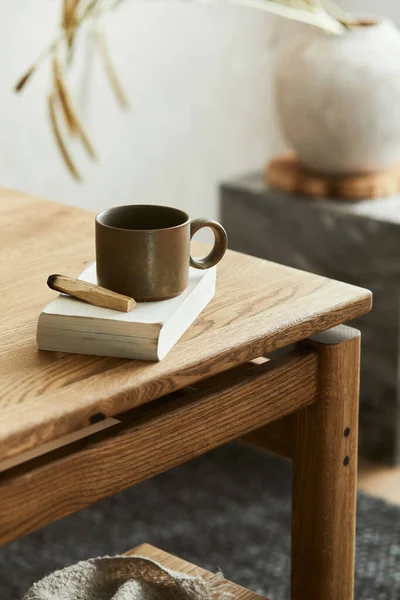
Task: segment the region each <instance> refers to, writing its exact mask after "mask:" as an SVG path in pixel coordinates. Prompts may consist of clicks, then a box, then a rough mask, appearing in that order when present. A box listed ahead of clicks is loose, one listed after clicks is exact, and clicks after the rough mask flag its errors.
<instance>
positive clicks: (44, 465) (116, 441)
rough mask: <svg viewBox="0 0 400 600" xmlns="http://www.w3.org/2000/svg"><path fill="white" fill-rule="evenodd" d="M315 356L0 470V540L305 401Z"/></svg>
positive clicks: (285, 360) (270, 367)
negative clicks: (6, 469) (28, 461)
mask: <svg viewBox="0 0 400 600" xmlns="http://www.w3.org/2000/svg"><path fill="white" fill-rule="evenodd" d="M317 393H318V354H317V352H314V351H313V350H300V351H296V352H294V353H292V354H289V355H287V356H283V357H281V358H279V359H277V360H276V361H270V362H266V363H264V364H262V365H252V367H251V368H250V369H247V370H246V371H240V370H236V371H235V372H234V373H232V374H231V377H230V379H229V380H228V379H227V377H226V376H225V373H224V374H222V375H221V381H218V379H217V378H215V379H214V381H213V384H212V385H211V386H206V387H205V388H204V389H200V390H189V391H186V390H184V392H181V391H178V392H175V393H174V394H172V395H170V396H166V397H165V398H161V399H159V400H156V401H154V402H152V403H150V404H147V405H144V406H141V407H139V408H136V409H133V410H131V411H129V412H128V413H126V414H125V415H120V416H119V420H120V421H121V422H122V423H121V425H115V426H113V427H112V428H110V429H109V430H106V431H104V432H103V433H100V434H97V435H95V436H93V438H85V439H83V440H81V441H79V442H76V443H75V444H73V445H72V446H70V447H65V448H61V449H59V450H56V451H55V452H52V453H50V454H48V455H46V456H42V457H40V458H38V459H35V460H33V461H31V462H30V463H25V464H24V465H21V466H20V467H16V468H15V469H10V470H9V471H5V472H4V473H2V474H0V499H1V500H0V544H5V543H8V542H9V541H11V540H13V539H16V538H17V537H20V536H22V535H26V534H27V533H29V532H30V531H33V530H35V529H38V528H40V527H43V526H44V525H46V524H47V523H50V522H52V521H54V520H56V519H59V518H61V517H64V516H66V515H68V514H70V513H72V512H75V511H77V510H80V509H81V508H84V507H85V506H88V505H90V504H93V503H94V502H97V501H98V500H100V499H101V498H104V497H107V496H110V495H113V494H116V493H117V492H119V491H121V490H123V489H125V488H127V487H130V486H132V485H134V484H136V483H139V482H140V481H143V480H145V479H148V478H150V477H153V476H154V475H157V474H158V473H161V472H163V471H166V470H167V469H170V468H172V467H175V466H177V465H179V464H182V463H184V462H186V461H188V460H190V459H192V458H194V457H195V456H199V455H200V454H203V453H204V452H207V451H209V450H211V449H213V448H216V447H218V446H220V445H222V444H224V443H226V442H228V441H230V440H233V439H235V438H237V437H240V436H241V435H243V434H246V433H248V432H249V431H252V430H253V429H255V428H257V427H259V426H261V425H264V424H265V423H268V422H270V421H272V420H274V419H279V418H281V417H284V416H285V415H287V414H289V413H291V412H293V411H296V410H300V409H301V408H304V407H305V406H308V405H310V404H311V403H312V402H314V401H315V400H316V398H317Z"/></svg>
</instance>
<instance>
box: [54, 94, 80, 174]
mask: <svg viewBox="0 0 400 600" xmlns="http://www.w3.org/2000/svg"><path fill="white" fill-rule="evenodd" d="M49 114H50V122H51V125H52V129H53V133H54V137H55V139H56V142H57V146H58V149H59V150H60V153H61V156H62V157H63V159H64V162H65V164H66V165H67V167H68V169H69V171H70V173H71V175H72V176H73V177H74V178H75V179H76V180H78V181H82V177H81V175H80V173H79V171H78V169H77V168H76V167H75V164H74V162H73V160H72V158H71V156H70V154H69V152H68V148H67V146H66V144H65V142H64V140H63V137H62V134H61V130H60V127H59V123H58V120H57V96H56V95H55V93H54V92H53V93H51V94H50V95H49Z"/></svg>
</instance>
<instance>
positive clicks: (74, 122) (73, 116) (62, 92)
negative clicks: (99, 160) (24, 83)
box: [53, 55, 96, 159]
mask: <svg viewBox="0 0 400 600" xmlns="http://www.w3.org/2000/svg"><path fill="white" fill-rule="evenodd" d="M53 76H54V85H55V90H56V92H57V96H58V98H59V99H60V103H61V107H62V109H63V112H64V116H65V120H66V122H67V125H68V127H69V130H70V131H72V132H76V133H77V134H79V136H80V138H81V140H82V144H83V145H84V146H85V148H86V151H87V153H88V154H89V156H90V157H91V158H92V159H96V151H95V149H94V147H93V145H92V143H91V141H90V139H89V137H88V135H87V133H86V131H85V128H84V126H83V124H82V122H81V121H80V119H79V117H78V114H77V111H76V109H75V107H74V103H73V100H72V98H71V95H70V93H69V91H68V88H67V86H66V83H65V79H64V77H63V72H62V69H61V66H60V63H59V61H58V58H57V56H56V55H54V56H53Z"/></svg>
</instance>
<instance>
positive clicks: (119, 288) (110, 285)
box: [96, 204, 227, 302]
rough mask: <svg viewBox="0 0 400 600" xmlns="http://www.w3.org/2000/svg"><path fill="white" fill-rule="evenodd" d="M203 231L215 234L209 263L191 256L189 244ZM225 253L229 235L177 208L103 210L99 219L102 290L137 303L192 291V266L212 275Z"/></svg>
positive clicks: (139, 206)
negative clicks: (211, 231)
mask: <svg viewBox="0 0 400 600" xmlns="http://www.w3.org/2000/svg"><path fill="white" fill-rule="evenodd" d="M203 227H210V228H211V229H212V230H213V232H214V237H215V240H214V246H213V248H212V250H211V252H210V253H209V254H208V255H207V256H206V257H205V258H193V257H192V256H191V255H190V240H191V238H192V237H193V235H194V234H195V233H196V232H197V231H199V229H202V228H203ZM226 247H227V235H226V232H225V229H224V228H223V227H222V225H220V224H219V223H217V222H216V221H211V220H208V219H194V220H193V221H191V220H190V218H189V215H187V213H185V212H184V211H183V210H179V209H178V208H171V207H168V206H156V205H148V204H137V205H131V206H117V207H115V208H110V209H107V210H103V211H102V212H101V213H99V214H98V215H97V217H96V267H97V280H98V284H99V285H101V286H103V287H105V288H107V289H110V290H113V291H114V292H119V293H120V294H125V295H127V296H131V297H132V298H134V299H135V300H137V301H139V302H151V301H155V300H166V299H167V298H173V297H175V296H178V295H179V294H181V293H182V292H183V291H184V289H185V288H186V287H187V285H188V281H189V265H190V266H192V267H195V268H196V269H208V268H209V267H212V266H214V265H215V264H217V263H218V262H219V261H220V260H221V258H222V257H223V255H224V254H225V250H226Z"/></svg>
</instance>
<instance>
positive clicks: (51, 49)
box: [14, 0, 98, 92]
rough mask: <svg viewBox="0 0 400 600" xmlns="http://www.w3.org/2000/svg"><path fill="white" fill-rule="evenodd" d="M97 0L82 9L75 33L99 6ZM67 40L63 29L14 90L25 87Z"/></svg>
mask: <svg viewBox="0 0 400 600" xmlns="http://www.w3.org/2000/svg"><path fill="white" fill-rule="evenodd" d="M97 2H98V0H90V2H89V4H88V5H87V6H86V7H85V9H84V10H83V11H82V13H81V14H80V16H79V17H78V19H77V21H76V24H75V34H76V32H77V30H78V29H79V27H81V26H82V24H83V23H84V22H85V21H86V19H88V18H89V17H90V16H92V13H93V12H94V11H95V9H96V8H97ZM66 40H67V33H66V32H65V31H64V30H63V31H62V33H61V34H60V35H59V36H58V37H56V39H55V40H53V41H52V43H51V44H50V45H49V46H48V47H47V48H45V49H44V50H43V51H42V52H41V53H40V54H39V56H38V57H37V59H36V60H35V62H34V63H33V64H32V65H31V66H30V68H29V69H28V71H27V72H26V73H24V75H23V76H22V77H21V78H20V79H19V80H18V81H17V83H16V85H15V87H14V90H15V91H16V92H20V91H21V90H22V89H23V88H24V87H25V84H26V83H27V82H28V81H29V79H30V78H31V76H32V75H33V74H34V73H35V72H36V70H37V69H38V68H39V67H40V65H41V64H42V62H43V61H44V60H45V59H46V58H47V57H48V56H49V54H52V53H53V52H54V51H55V50H56V49H57V47H58V45H59V44H60V43H61V42H65V41H66Z"/></svg>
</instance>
